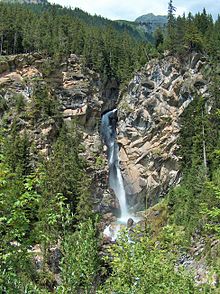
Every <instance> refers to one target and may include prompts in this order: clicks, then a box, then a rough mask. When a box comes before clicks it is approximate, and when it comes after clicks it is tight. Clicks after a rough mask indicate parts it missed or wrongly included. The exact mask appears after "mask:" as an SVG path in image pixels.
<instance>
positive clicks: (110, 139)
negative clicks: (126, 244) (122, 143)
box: [101, 109, 129, 223]
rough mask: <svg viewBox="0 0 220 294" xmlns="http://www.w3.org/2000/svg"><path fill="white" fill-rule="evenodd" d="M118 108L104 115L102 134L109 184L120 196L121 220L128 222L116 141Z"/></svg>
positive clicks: (118, 196)
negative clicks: (106, 154)
mask: <svg viewBox="0 0 220 294" xmlns="http://www.w3.org/2000/svg"><path fill="white" fill-rule="evenodd" d="M116 123H117V109H114V110H111V111H109V112H107V113H106V114H104V115H103V116H102V122H101V134H102V137H103V140H104V143H105V145H106V146H107V153H108V163H109V185H110V187H111V188H112V190H113V191H114V193H115V195H116V197H117V198H118V201H119V205H120V209H121V217H120V219H119V221H120V222H122V223H126V222H127V220H128V218H129V213H128V208H127V203H126V194H125V189H124V184H123V179H122V175H121V171H120V167H119V157H118V151H119V150H118V149H119V148H118V144H117V142H116Z"/></svg>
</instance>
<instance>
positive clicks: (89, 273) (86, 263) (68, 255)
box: [58, 218, 100, 294]
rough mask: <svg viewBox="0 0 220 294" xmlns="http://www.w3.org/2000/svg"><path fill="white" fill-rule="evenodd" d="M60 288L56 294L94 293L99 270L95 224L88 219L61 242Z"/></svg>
mask: <svg viewBox="0 0 220 294" xmlns="http://www.w3.org/2000/svg"><path fill="white" fill-rule="evenodd" d="M62 253H63V259H62V263H61V276H62V286H60V287H59V288H58V293H69V294H71V293H95V292H94V291H95V284H96V283H95V280H96V279H97V275H98V273H99V270H100V261H99V257H98V238H97V233H96V223H94V222H93V221H92V219H91V218H89V219H88V220H87V221H84V222H81V223H80V224H79V225H78V228H77V230H76V231H75V232H74V233H72V234H69V235H67V236H66V237H65V239H64V240H63V242H62Z"/></svg>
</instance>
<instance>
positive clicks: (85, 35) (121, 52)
mask: <svg viewBox="0 0 220 294" xmlns="http://www.w3.org/2000/svg"><path fill="white" fill-rule="evenodd" d="M142 34H143V33H142ZM136 35H137V38H136ZM139 35H140V34H139V31H138V30H136V32H135V26H134V25H132V26H131V25H127V24H125V23H122V24H120V22H119V23H118V22H113V21H110V20H106V19H103V18H101V17H98V16H94V17H92V16H91V15H89V14H86V13H85V12H83V11H80V10H79V9H78V10H77V9H76V10H74V11H73V10H71V9H67V8H61V7H60V6H59V5H49V4H48V5H46V6H40V5H18V4H17V5H15V4H14V5H9V4H6V3H2V2H1V3H0V37H1V47H0V48H1V52H0V55H1V54H2V53H3V52H5V53H6V54H15V53H27V52H34V51H40V52H42V53H44V54H45V55H50V56H53V57H54V58H55V59H60V60H67V58H68V56H69V55H70V54H71V53H75V54H78V55H83V57H84V60H85V65H86V66H88V67H89V68H91V69H94V70H96V71H98V72H100V73H101V74H102V77H103V79H104V80H105V79H106V78H109V77H114V78H116V79H117V80H118V81H125V80H127V79H128V78H130V76H131V74H132V72H133V70H134V69H136V68H138V67H139V66H141V65H143V64H144V63H145V62H146V55H145V50H144V49H145V42H144V41H145V40H144V39H145V38H143V40H142V42H143V43H141V41H140V40H139V39H142V38H141V36H139ZM137 39H138V40H137ZM52 71H53V66H52V64H51V63H50V62H48V63H47V64H46V66H45V65H44V69H43V74H44V75H45V76H47V75H48V74H49V73H51V72H52Z"/></svg>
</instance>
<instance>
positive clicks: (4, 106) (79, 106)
mask: <svg viewBox="0 0 220 294" xmlns="http://www.w3.org/2000/svg"><path fill="white" fill-rule="evenodd" d="M53 62H54V61H53V60H51V59H50V58H44V57H43V56H41V55H40V54H37V53H35V54H33V55H28V54H26V55H25V54H24V55H17V56H8V57H5V59H2V60H1V62H0V102H1V107H0V117H1V122H4V123H5V122H7V127H9V128H10V125H12V123H13V121H14V119H15V118H16V119H17V121H18V122H17V123H18V126H19V127H18V131H19V132H22V131H24V130H25V131H26V132H28V134H29V135H30V137H31V140H32V141H34V142H35V145H36V146H37V149H38V151H39V152H40V153H41V154H42V155H45V156H49V154H50V150H51V144H52V143H53V141H54V140H55V138H56V136H57V133H58V131H59V127H60V124H61V123H63V121H65V122H66V123H67V124H70V123H71V121H76V122H77V125H78V126H79V128H80V129H81V132H82V133H83V143H84V145H85V151H84V154H83V156H85V157H86V158H87V160H88V162H90V166H89V171H88V172H89V173H90V175H91V176H92V178H93V183H94V184H93V198H94V204H95V209H97V210H98V211H100V212H101V213H109V212H113V211H117V209H118V202H117V200H116V199H115V196H114V194H113V193H112V191H109V190H108V164H107V160H106V157H105V155H106V151H105V150H104V149H103V144H102V142H101V138H100V132H99V124H100V118H101V115H102V114H103V113H104V112H105V111H107V110H111V109H113V108H115V107H118V109H119V122H118V137H117V139H118V143H119V147H120V160H121V163H120V164H121V169H122V173H123V178H124V182H125V189H126V193H127V196H128V201H129V206H130V207H133V209H134V210H135V211H137V210H140V209H144V208H146V205H147V206H148V207H149V206H152V205H153V204H155V203H157V202H158V200H159V197H161V196H163V195H164V194H165V193H166V192H167V191H168V189H169V188H170V187H171V186H173V185H175V184H177V183H178V181H179V180H180V171H179V170H180V164H179V162H180V158H179V157H178V156H177V150H178V145H177V139H178V135H179V131H180V124H179V119H180V115H181V114H182V113H183V111H184V109H185V108H186V107H187V106H188V104H189V103H190V102H191V100H192V99H193V97H194V95H195V94H202V95H203V96H204V95H208V94H207V93H208V92H207V91H208V87H207V81H205V80H204V77H203V75H202V69H203V67H204V64H205V60H203V58H201V56H200V55H198V54H196V55H193V56H191V57H190V58H189V60H188V61H185V63H181V62H180V61H179V60H177V59H175V58H174V57H169V56H167V57H164V58H162V59H161V60H152V61H150V62H149V63H148V64H147V65H146V66H145V67H144V68H143V69H142V70H141V71H140V72H137V73H136V74H135V76H134V78H133V79H132V80H131V82H130V83H129V85H128V87H127V91H126V92H124V93H123V94H121V95H120V96H119V86H118V84H117V82H116V81H115V80H113V79H112V80H108V81H107V82H105V83H103V82H102V80H101V77H100V76H99V74H97V73H95V72H94V71H92V70H90V69H88V68H85V66H83V63H82V61H81V59H80V57H78V56H76V55H74V54H72V55H71V56H70V57H69V59H68V60H66V61H65V62H63V63H62V62H61V63H60V64H59V66H57V64H53ZM48 64H49V66H48ZM48 68H49V69H48ZM38 89H39V93H43V92H45V91H46V93H47V98H48V97H49V98H48V99H49V100H50V102H51V103H53V101H54V100H56V101H57V103H58V111H59V114H60V115H59V116H60V120H61V121H62V122H60V120H57V119H56V116H48V115H47V116H45V117H44V118H42V117H36V115H37V114H36V109H35V96H36V95H37V94H36V93H37V92H36V91H37V90H38ZM40 95H41V94H40ZM118 96H119V99H118ZM21 98H22V99H21ZM40 99H41V100H42V103H43V99H44V97H40ZM23 104H24V105H23ZM22 105H23V106H22ZM22 107H23V108H24V110H23V111H22Z"/></svg>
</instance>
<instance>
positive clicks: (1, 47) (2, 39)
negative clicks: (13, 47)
mask: <svg viewBox="0 0 220 294" xmlns="http://www.w3.org/2000/svg"><path fill="white" fill-rule="evenodd" d="M3 42H4V35H3V33H2V35H1V41H0V55H2V52H3Z"/></svg>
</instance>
